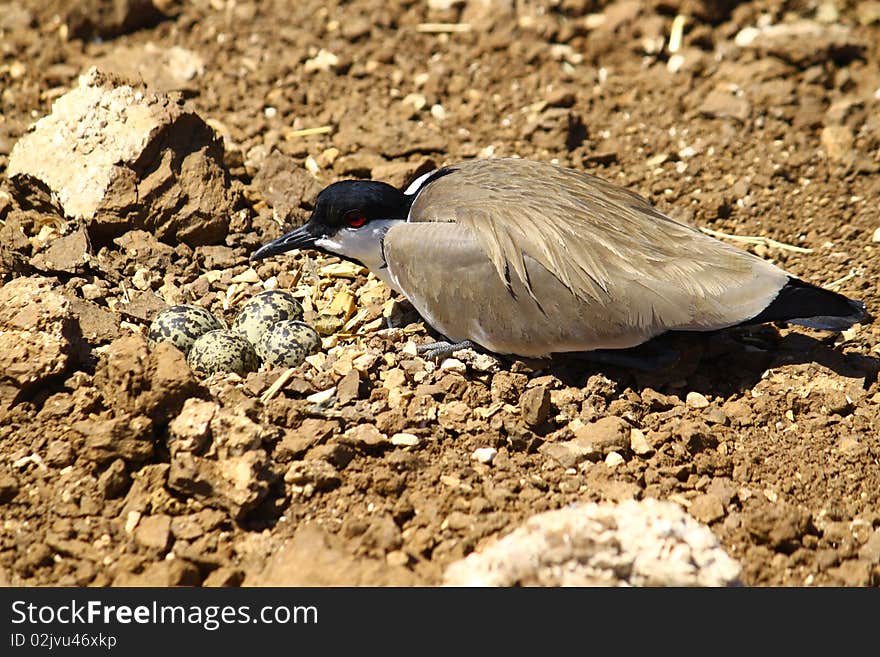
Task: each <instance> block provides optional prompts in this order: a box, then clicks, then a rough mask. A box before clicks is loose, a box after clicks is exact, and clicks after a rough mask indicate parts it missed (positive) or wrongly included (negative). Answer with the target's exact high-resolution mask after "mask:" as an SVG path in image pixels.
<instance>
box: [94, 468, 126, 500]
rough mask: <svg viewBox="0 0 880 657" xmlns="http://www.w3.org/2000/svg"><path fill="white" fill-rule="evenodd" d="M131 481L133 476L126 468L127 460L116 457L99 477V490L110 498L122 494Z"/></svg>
mask: <svg viewBox="0 0 880 657" xmlns="http://www.w3.org/2000/svg"><path fill="white" fill-rule="evenodd" d="M129 483H131V477H129V476H128V471H127V470H126V468H125V461H124V460H123V459H116V460H115V461H113V462H112V463H111V464H110V465H109V466H108V467H107V469H106V470H104V472H102V473H101V475H100V476H99V477H98V490H99V491H101V494H102V495H103V496H104V497H105V498H107V499H108V500H109V499H112V498H114V497H119V496H120V495H122V493H124V492H125V489H126V488H128V485H129Z"/></svg>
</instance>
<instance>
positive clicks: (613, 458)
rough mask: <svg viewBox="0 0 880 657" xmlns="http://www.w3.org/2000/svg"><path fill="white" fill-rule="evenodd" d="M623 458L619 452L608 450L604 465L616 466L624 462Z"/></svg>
mask: <svg viewBox="0 0 880 657" xmlns="http://www.w3.org/2000/svg"><path fill="white" fill-rule="evenodd" d="M624 462H625V461H624V458H623V457H622V456H621V455H620V453H619V452H609V453H608V456H606V457H605V465H607V466H608V467H609V468H616V467H617V466H618V465H621V464H622V463H624Z"/></svg>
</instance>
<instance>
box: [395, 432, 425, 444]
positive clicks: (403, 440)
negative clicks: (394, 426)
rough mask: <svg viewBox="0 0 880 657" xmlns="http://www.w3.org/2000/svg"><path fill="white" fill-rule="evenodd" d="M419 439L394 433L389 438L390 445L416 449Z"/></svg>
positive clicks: (411, 435)
mask: <svg viewBox="0 0 880 657" xmlns="http://www.w3.org/2000/svg"><path fill="white" fill-rule="evenodd" d="M420 442H421V441H420V440H419V437H418V436H416V435H415V434H412V433H396V434H394V435H393V436H391V444H392V445H394V446H395V447H418V445H419V443H420Z"/></svg>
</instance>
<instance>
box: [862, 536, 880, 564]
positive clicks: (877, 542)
mask: <svg viewBox="0 0 880 657" xmlns="http://www.w3.org/2000/svg"><path fill="white" fill-rule="evenodd" d="M859 558H860V559H864V560H865V561H867V562H869V563H872V564H877V563H880V528H878V529H875V530H874V532H873V533H872V534H871V536H870V538H868V540H867V541H866V542H865V544H864V545H862V547H860V548H859Z"/></svg>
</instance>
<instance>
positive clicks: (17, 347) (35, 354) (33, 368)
mask: <svg viewBox="0 0 880 657" xmlns="http://www.w3.org/2000/svg"><path fill="white" fill-rule="evenodd" d="M77 334H78V327H77V326H76V323H75V320H74V317H73V315H72V313H71V310H70V303H69V302H68V301H67V299H66V298H65V297H64V296H63V295H61V294H58V293H57V292H55V291H53V290H52V283H51V281H50V280H49V279H46V278H42V277H40V276H31V277H22V278H16V279H14V280H12V281H10V282H9V283H6V284H5V285H3V286H2V287H0V411H3V410H6V409H7V408H9V407H10V406H12V405H13V404H14V403H16V402H17V401H18V400H19V399H20V398H22V397H23V396H25V395H27V394H29V393H30V392H31V391H34V390H37V389H39V388H40V387H41V386H42V385H43V384H44V383H45V382H46V381H47V380H48V379H50V378H51V377H55V376H58V375H60V374H63V373H64V372H65V371H67V369H68V366H69V365H70V364H71V362H72V357H73V356H74V355H76V348H77V339H78V335H77Z"/></svg>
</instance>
